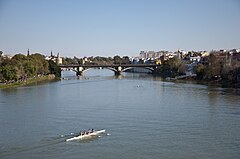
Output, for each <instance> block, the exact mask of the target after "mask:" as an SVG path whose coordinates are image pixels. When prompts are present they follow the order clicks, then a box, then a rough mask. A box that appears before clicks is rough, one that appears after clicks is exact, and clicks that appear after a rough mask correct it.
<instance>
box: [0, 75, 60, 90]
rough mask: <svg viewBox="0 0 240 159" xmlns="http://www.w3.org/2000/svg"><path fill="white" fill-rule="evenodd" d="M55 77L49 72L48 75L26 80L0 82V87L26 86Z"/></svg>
mask: <svg viewBox="0 0 240 159" xmlns="http://www.w3.org/2000/svg"><path fill="white" fill-rule="evenodd" d="M55 79H56V77H55V75H54V74H49V75H45V76H40V77H35V78H28V79H27V80H24V81H17V82H13V83H2V84H0V89H3V88H14V87H21V86H27V85H31V84H35V83H36V84H37V83H40V82H44V81H52V80H55Z"/></svg>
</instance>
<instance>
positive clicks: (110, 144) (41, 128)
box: [0, 69, 240, 159]
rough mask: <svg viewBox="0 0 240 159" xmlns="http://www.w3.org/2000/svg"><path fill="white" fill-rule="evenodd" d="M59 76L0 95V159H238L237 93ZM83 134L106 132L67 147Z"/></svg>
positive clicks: (94, 75) (99, 73)
mask: <svg viewBox="0 0 240 159" xmlns="http://www.w3.org/2000/svg"><path fill="white" fill-rule="evenodd" d="M63 76H64V77H65V80H61V81H57V82H50V83H44V84H40V85H33V86H29V87H19V88H12V89H2V90H0V158H1V159H20V158H25V159H26V158H34V159H42V158H45V159H56V158H57V159H67V158H71V159H79V158H87V159H96V158H104V159H145V158H146V159H150V158H152V159H157V158H162V159H168V158H169V159H175V158H176V159H179V158H180V159H181V158H182V159H193V158H194V159H198V158H199V159H202V158H211V159H214V158H216V159H226V158H231V159H238V158H240V151H239V150H240V95H238V94H237V93H236V90H232V89H223V88H216V87H210V86H205V85H198V84H191V83H173V82H166V81H165V82H164V81H162V80H161V79H160V78H156V77H152V76H151V75H147V74H131V73H126V74H123V76H121V77H118V78H117V77H115V76H113V72H111V71H108V70H105V69H103V70H89V71H87V72H85V73H84V76H83V77H80V78H76V77H75V76H74V73H73V72H63ZM67 79H68V80H67ZM88 128H94V129H95V130H100V129H106V133H104V134H101V135H99V136H97V137H95V138H91V139H87V140H80V141H72V142H66V141H65V140H66V139H67V138H70V137H72V136H74V135H76V134H77V133H78V132H79V131H80V130H87V129H88Z"/></svg>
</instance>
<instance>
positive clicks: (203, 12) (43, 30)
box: [0, 0, 240, 57]
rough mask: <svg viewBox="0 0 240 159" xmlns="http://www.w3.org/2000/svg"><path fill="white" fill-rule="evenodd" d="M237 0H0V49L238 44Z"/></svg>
mask: <svg viewBox="0 0 240 159" xmlns="http://www.w3.org/2000/svg"><path fill="white" fill-rule="evenodd" d="M239 19H240V1H239V0H211V1H207V0H181V1H178V0H121V1H117V0H116V1H113V0H69V1H64V0H51V1H47V0H41V1H39V0H21V1H19V0H0V50H2V51H3V52H4V53H6V54H15V53H24V54H26V53H27V50H28V49H30V52H31V53H35V52H39V53H43V54H46V55H49V54H50V52H51V50H52V51H53V53H54V54H55V55H56V54H57V53H58V52H59V53H60V54H61V56H77V57H84V56H114V55H120V56H124V55H127V56H136V55H138V54H139V53H140V51H141V50H153V51H159V50H168V51H176V50H178V49H183V50H196V51H200V50H207V51H210V50H212V49H213V50H219V49H233V48H240V38H239V37H240V29H239V26H240V21H239Z"/></svg>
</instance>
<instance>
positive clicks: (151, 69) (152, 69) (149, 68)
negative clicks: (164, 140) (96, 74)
mask: <svg viewBox="0 0 240 159" xmlns="http://www.w3.org/2000/svg"><path fill="white" fill-rule="evenodd" d="M133 68H138V67H126V68H124V69H123V70H122V72H125V71H127V70H130V69H133ZM142 68H144V69H146V70H149V71H151V72H152V73H153V72H154V68H151V67H142Z"/></svg>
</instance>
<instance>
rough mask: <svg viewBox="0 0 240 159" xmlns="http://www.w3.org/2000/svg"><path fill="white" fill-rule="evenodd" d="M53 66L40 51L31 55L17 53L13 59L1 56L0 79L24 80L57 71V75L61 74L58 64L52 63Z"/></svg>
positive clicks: (3, 80)
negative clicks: (50, 65)
mask: <svg viewBox="0 0 240 159" xmlns="http://www.w3.org/2000/svg"><path fill="white" fill-rule="evenodd" d="M52 62H53V61H52ZM53 63H54V62H53ZM52 67H53V68H54V69H53V68H52ZM52 67H49V62H48V61H47V60H45V56H44V55H41V54H38V53H36V54H32V55H29V56H25V55H23V54H16V55H15V56H13V57H12V59H8V58H3V57H1V60H0V81H2V82H7V81H17V80H24V79H27V78H31V77H36V76H38V75H46V74H49V73H56V74H57V76H59V75H61V70H60V73H59V69H60V68H58V66H55V65H53V64H52ZM50 69H51V70H50ZM53 70H54V71H53Z"/></svg>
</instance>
